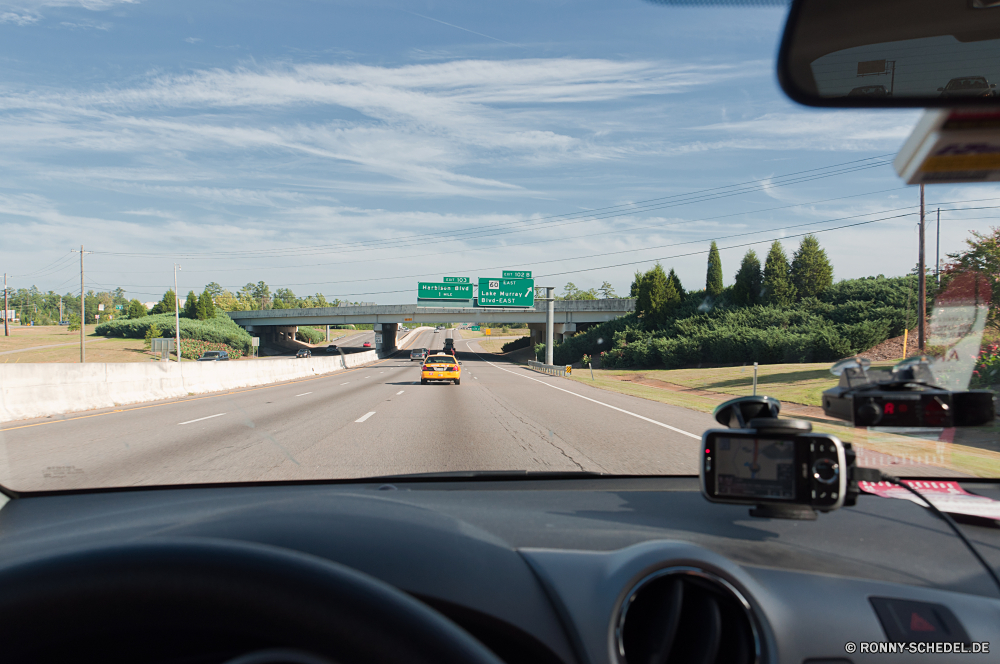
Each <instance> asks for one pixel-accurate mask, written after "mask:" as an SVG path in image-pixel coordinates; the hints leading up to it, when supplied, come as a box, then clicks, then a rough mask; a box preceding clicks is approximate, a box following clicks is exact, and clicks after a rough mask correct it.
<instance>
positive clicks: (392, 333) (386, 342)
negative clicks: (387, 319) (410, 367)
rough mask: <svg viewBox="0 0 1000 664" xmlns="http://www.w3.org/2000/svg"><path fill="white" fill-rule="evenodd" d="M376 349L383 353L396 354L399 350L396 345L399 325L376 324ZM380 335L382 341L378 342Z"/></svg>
mask: <svg viewBox="0 0 1000 664" xmlns="http://www.w3.org/2000/svg"><path fill="white" fill-rule="evenodd" d="M373 327H374V329H375V339H376V341H375V349H376V350H379V351H381V352H383V353H395V352H396V351H397V350H398V347H397V345H396V334H397V333H398V332H399V323H375V325H374V326H373ZM379 335H381V337H382V341H381V342H380V341H378V338H379Z"/></svg>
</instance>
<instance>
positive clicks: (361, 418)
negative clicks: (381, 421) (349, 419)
mask: <svg viewBox="0 0 1000 664" xmlns="http://www.w3.org/2000/svg"><path fill="white" fill-rule="evenodd" d="M374 414H375V411H374V410H373V411H372V412H370V413H365V414H364V415H362V416H361V417H359V418H358V419H356V420H354V421H355V422H364V421H365V420H367V419H368V418H369V417H371V416H372V415H374Z"/></svg>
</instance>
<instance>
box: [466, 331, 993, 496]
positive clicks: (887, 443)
mask: <svg viewBox="0 0 1000 664" xmlns="http://www.w3.org/2000/svg"><path fill="white" fill-rule="evenodd" d="M480 343H482V342H480ZM881 364H889V365H891V364H892V363H891V362H888V363H881ZM782 367H783V368H784V371H781V369H780V368H782ZM817 367H823V371H825V372H826V375H827V376H829V377H830V379H832V380H828V379H826V378H823V379H822V380H824V381H826V382H827V385H826V386H827V387H830V386H832V385H835V384H836V378H834V377H833V375H832V374H830V373H829V365H827V364H822V365H803V364H786V365H768V367H766V368H768V369H770V371H769V372H768V376H769V378H770V381H769V383H768V386H769V387H768V389H766V390H763V391H762V390H758V393H766V394H768V395H770V396H773V397H775V398H777V399H779V400H781V401H786V400H787V401H789V402H791V401H793V400H792V399H788V398H787V397H785V396H783V395H785V394H797V395H801V394H808V393H809V391H812V390H815V389H819V390H820V391H822V389H825V387H823V388H818V387H817V386H815V385H809V384H808V383H810V382H811V381H819V380H821V378H820V377H819V376H818V375H816V374H817V373H818V372H819V369H818V368H817ZM764 368H765V367H759V370H758V371H759V373H758V385H760V384H761V383H762V381H760V375H761V373H762V372H760V369H764ZM694 372H702V373H703V374H708V376H706V378H705V380H704V382H701V381H698V380H696V378H695V373H694ZM727 372H729V374H731V373H733V372H735V373H736V374H737V375H740V367H730V368H726V369H680V370H675V371H643V372H641V373H642V374H643V375H644V376H645V377H646V378H654V379H656V380H663V381H665V382H670V383H674V384H676V385H684V384H685V383H686V385H685V386H690V387H692V388H695V389H700V390H708V391H712V392H717V393H718V396H708V395H701V394H692V393H688V392H683V391H680V392H675V391H672V390H667V389H664V388H660V387H652V386H649V385H642V384H641V383H634V382H627V381H622V380H619V379H618V378H616V376H634V375H636V374H637V372H635V371H620V370H604V369H595V370H594V379H593V380H591V378H590V370H589V369H587V368H583V369H574V370H573V375H572V376H570V377H569V379H570V380H573V381H576V382H578V383H582V384H585V385H590V386H592V387H597V388H600V389H604V390H609V391H612V392H618V393H620V394H628V395H630V396H635V397H640V398H642V399H649V400H650V401H658V402H660V403H665V404H669V405H671V406H680V407H682V408H689V409H691V410H697V411H700V412H703V413H711V412H712V411H713V410H715V407H716V406H718V405H719V404H720V403H722V402H723V401H726V400H728V399H731V398H733V397H734V396H745V395H748V394H750V393H751V392H752V386H751V387H749V388H747V389H744V387H743V385H742V384H741V382H742V381H741V380H740V379H736V378H734V377H733V376H732V375H727ZM749 372H750V380H751V381H752V378H753V367H752V366H751V367H750V368H749ZM678 373H683V374H686V375H682V376H681V377H680V378H677V377H676V374H678ZM664 374H668V375H670V374H673V376H670V378H665V377H663V375H664ZM782 377H784V378H783V379H782ZM742 380H745V379H742ZM681 381H684V382H683V383H682V382H681ZM715 383H723V385H715V389H712V386H713V385H714V384H715ZM802 383H807V384H806V385H805V386H803V385H802ZM722 388H726V389H728V390H729V391H728V392H724V391H723V390H722ZM800 398H801V397H800ZM797 403H802V402H801V401H799V402H797ZM808 405H816V406H818V405H819V402H818V400H817V401H816V402H815V403H813V404H808ZM796 417H798V415H796ZM803 419H810V420H811V421H812V425H813V431H815V432H817V433H827V434H831V435H834V436H837V437H838V438H840V439H841V440H843V441H844V442H846V443H851V444H853V445H854V446H855V447H857V448H860V449H865V450H869V451H872V452H878V453H880V454H887V455H891V456H894V457H899V458H901V459H905V460H907V461H911V462H913V463H914V464H921V465H925V466H937V467H939V468H944V469H948V470H953V471H958V472H961V473H966V474H968V475H973V476H977V477H1000V452H994V451H992V450H985V449H981V448H978V447H970V446H967V445H961V444H958V443H940V442H937V441H933V440H926V439H923V438H917V437H915V436H906V435H901V434H893V433H886V432H882V431H871V430H868V429H861V428H855V427H852V426H851V425H849V424H848V423H846V422H844V423H842V424H841V423H839V422H835V421H817V420H815V419H812V418H809V417H804V418H803ZM692 433H699V432H692ZM894 472H896V473H897V474H900V475H904V476H905V475H906V474H907V473H906V471H905V467H903V468H900V469H898V470H896V471H894Z"/></svg>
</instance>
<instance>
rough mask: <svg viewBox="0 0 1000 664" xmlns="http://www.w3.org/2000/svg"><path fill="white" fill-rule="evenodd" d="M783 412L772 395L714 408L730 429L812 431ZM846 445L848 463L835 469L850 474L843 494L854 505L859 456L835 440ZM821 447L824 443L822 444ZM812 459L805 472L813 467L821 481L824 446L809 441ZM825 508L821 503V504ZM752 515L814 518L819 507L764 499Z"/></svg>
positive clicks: (786, 435)
mask: <svg viewBox="0 0 1000 664" xmlns="http://www.w3.org/2000/svg"><path fill="white" fill-rule="evenodd" d="M780 413H781V402H780V401H778V400H777V399H775V398H774V397H769V396H762V395H761V396H750V397H738V398H736V399H730V400H729V401H726V402H725V403H722V404H720V405H719V406H718V407H717V408H716V409H715V411H714V413H713V415H714V416H715V420H716V421H717V422H718V423H719V424H721V425H723V426H725V427H728V428H730V429H739V430H741V431H742V432H744V433H750V434H753V435H755V436H757V435H759V436H761V437H762V438H765V437H766V438H783V439H795V438H796V437H798V436H802V435H804V434H810V433H812V424H811V423H810V422H807V421H805V420H797V419H782V418H779V417H778V415H779V414H780ZM836 442H837V443H838V444H840V445H842V446H843V450H844V461H845V464H844V465H845V467H844V468H843V469H840V468H836V469H834V470H835V472H844V473H845V476H846V478H847V482H846V489H845V491H844V496H843V505H844V506H852V505H854V504H855V503H856V502H857V497H858V493H859V489H858V482H857V478H855V474H856V472H855V471H856V469H857V467H856V459H857V455H856V454H855V452H854V450H853V448H852V447H851V444H850V443H842V442H841V441H839V440H837V441H836ZM820 447H822V446H821V445H820ZM809 452H810V454H811V457H815V459H812V458H811V459H810V463H808V464H807V465H806V467H805V468H803V473H805V472H806V471H807V469H812V470H813V475H814V477H815V478H816V480H817V481H818V482H820V483H822V482H823V480H822V478H820V477H819V474H820V471H818V470H817V464H821V463H822V459H821V457H822V456H823V452H822V450H820V451H818V452H817V451H815V449H813V446H812V445H810V450H809ZM820 509H822V507H821V508H820ZM824 511H825V510H824ZM750 516H753V517H757V518H765V519H796V520H807V521H812V520H815V519H816V517H817V514H816V510H815V509H814V508H813V506H811V505H808V504H802V503H799V502H796V503H787V504H783V503H773V502H768V503H761V504H758V505H755V506H754V507H752V508H750Z"/></svg>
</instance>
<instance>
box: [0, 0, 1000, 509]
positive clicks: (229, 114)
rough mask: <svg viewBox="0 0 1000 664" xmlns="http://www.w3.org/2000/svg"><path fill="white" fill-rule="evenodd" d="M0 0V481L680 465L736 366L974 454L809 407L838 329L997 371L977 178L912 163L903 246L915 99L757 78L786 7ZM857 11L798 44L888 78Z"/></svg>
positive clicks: (860, 346)
mask: <svg viewBox="0 0 1000 664" xmlns="http://www.w3.org/2000/svg"><path fill="white" fill-rule="evenodd" d="M0 1H2V0H0ZM3 5H4V6H3V8H0V54H2V56H3V62H4V67H3V68H2V69H0V123H2V130H0V160H2V162H3V165H4V169H3V170H4V178H3V181H2V184H0V225H2V228H0V237H2V238H3V240H2V242H0V257H2V259H3V271H4V272H5V275H4V284H5V291H4V293H5V296H4V306H3V308H2V310H3V311H4V312H5V315H4V333H3V336H2V337H0V390H2V392H0V394H2V400H0V485H2V486H4V487H6V488H8V489H13V490H15V491H58V490H69V489H78V488H99V487H126V486H141V485H176V484H200V483H225V482H265V481H290V480H340V479H356V478H366V477H386V476H394V475H413V474H432V473H470V472H482V473H491V472H510V471H517V472H524V471H527V472H539V473H549V472H554V473H581V472H589V473H603V474H608V475H695V474H697V468H698V465H697V464H698V451H699V446H700V440H701V435H702V433H703V432H704V431H705V430H706V429H709V428H717V427H718V426H719V424H718V422H716V421H715V419H714V418H713V416H712V411H713V410H714V409H715V408H716V407H717V406H718V405H719V404H721V403H722V402H724V401H726V400H728V399H731V398H733V397H736V396H745V395H752V394H767V395H770V396H773V397H775V398H777V399H779V400H780V401H781V402H782V410H781V416H782V417H789V418H797V419H803V420H806V421H808V422H809V423H811V425H812V427H813V430H814V431H816V432H819V433H829V434H833V435H836V436H839V437H840V438H841V439H843V440H844V441H847V442H851V443H852V444H853V445H854V446H855V448H856V449H857V450H858V454H859V460H860V462H861V463H862V464H863V465H869V466H876V467H881V468H887V469H891V472H892V473H893V474H896V475H903V476H908V477H968V476H980V477H1000V443H998V436H997V430H996V428H995V427H994V426H993V425H990V426H980V427H967V428H954V427H929V426H927V427H919V428H913V427H910V428H898V427H897V428H890V427H884V426H882V427H880V426H878V425H873V426H870V427H854V426H852V425H851V423H850V422H846V421H844V420H843V419H838V418H837V417H833V416H831V415H830V414H829V413H827V412H826V411H825V410H824V405H823V396H822V395H823V392H824V391H825V390H829V389H831V388H834V387H836V386H837V385H838V381H839V380H840V378H839V377H838V376H837V375H834V374H832V373H831V372H830V367H831V366H832V365H833V364H834V363H836V362H838V361H841V360H844V359H845V358H853V357H862V358H866V359H867V360H870V363H871V367H873V368H874V369H876V370H882V371H884V372H886V375H889V373H890V372H891V369H892V367H893V366H894V365H896V364H897V363H899V362H900V361H902V360H904V359H906V358H909V357H912V356H919V355H921V354H923V355H926V356H927V358H929V359H928V360H927V363H928V365H929V366H930V367H931V369H930V370H931V371H932V372H933V375H934V376H935V380H938V381H940V382H941V383H942V385H946V386H947V387H948V389H954V390H965V389H968V388H970V387H971V388H975V389H986V390H993V389H995V388H996V386H997V385H1000V323H998V320H1000V319H998V316H997V307H996V306H995V305H996V303H997V298H998V297H1000V291H997V292H996V293H994V290H995V288H994V287H995V286H996V280H997V276H998V274H1000V251H998V249H997V247H998V246H1000V231H998V230H997V229H996V228H994V226H997V225H998V224H997V221H996V219H997V218H1000V215H998V211H1000V196H998V195H997V193H996V187H995V186H993V185H991V184H988V183H987V184H982V185H961V186H957V185H956V186H952V185H945V184H941V185H934V186H928V187H927V188H926V192H925V205H924V220H925V227H924V231H925V232H924V257H923V265H924V268H923V270H922V272H921V269H920V268H919V267H918V261H919V260H920V251H919V245H918V243H919V237H920V236H919V235H918V231H917V227H918V224H919V221H920V219H921V207H920V200H921V199H920V195H919V192H918V189H917V188H916V187H908V186H906V185H905V184H904V183H903V182H902V181H901V180H900V179H899V177H898V176H897V175H896V173H895V172H894V170H893V168H892V165H891V162H892V159H893V158H894V156H895V154H896V153H897V151H898V150H899V149H900V146H901V145H902V144H903V142H904V141H905V140H906V138H907V137H908V136H909V134H910V132H911V130H912V129H913V127H914V126H915V124H916V123H917V121H918V118H919V111H909V110H904V111H880V112H867V111H842V110H815V109H807V108H803V107H799V106H796V105H794V104H793V103H791V102H790V101H788V100H787V99H786V98H785V97H784V96H783V95H782V93H781V92H780V90H779V88H778V86H777V83H776V80H775V73H774V72H775V62H774V61H775V53H776V48H777V44H778V40H779V38H780V33H781V29H782V26H783V24H784V20H785V17H786V13H787V8H786V7H782V6H758V7H734V6H681V5H680V4H677V5H674V4H670V3H654V2H644V1H641V0H625V1H623V2H615V3H607V2H596V1H589V0H588V1H584V2H577V3H573V4H572V5H571V6H570V5H566V4H565V3H560V2H540V3H539V2H530V3H529V2H521V1H519V0H512V1H511V2H503V3H467V2H451V1H446V2H434V3H431V2H416V3H414V2H405V3H403V2H391V1H390V2H387V3H378V4H371V3H354V2H339V1H335V2H326V3H313V2H295V1H293V2H287V3H256V2H250V3H232V2H220V3H196V2H187V1H181V2H172V3H163V2H153V1H151V2H141V3H140V2H118V1H116V0H107V1H102V2H89V3H73V2H63V1H56V0H52V1H51V2H50V1H48V0H39V1H37V2H31V3H20V4H19V3H11V2H3ZM925 41H926V42H927V43H926V44H925V43H924V42H923V41H919V40H918V41H917V42H914V43H913V44H912V45H911V46H912V48H913V49H917V50H919V49H921V48H926V49H930V50H929V51H927V54H925V55H927V57H928V58H931V57H932V56H933V53H935V52H937V51H934V49H938V50H940V49H941V48H943V47H942V46H941V44H939V43H938V42H935V41H934V40H929V41H928V40H925ZM949 43H950V42H949ZM870 50H871V49H869V51H870ZM869 51H864V52H861V51H858V52H857V53H855V52H854V51H851V52H850V53H847V52H845V53H840V54H835V55H836V58H833V57H832V56H831V58H829V59H828V61H823V62H821V63H819V64H821V65H823V66H825V67H827V69H828V70H829V72H831V73H830V78H829V80H830V81H832V82H831V83H830V85H834V87H836V88H837V90H839V91H840V92H839V93H838V94H848V93H849V94H852V95H861V96H879V95H896V94H900V90H903V88H905V87H906V86H907V85H909V83H907V80H909V79H907V78H906V77H907V75H908V74H906V72H904V71H903V67H902V65H901V66H900V71H899V74H898V76H897V75H896V70H895V61H892V60H885V59H884V58H885V56H884V55H878V54H877V53H874V51H872V52H869ZM852 53H853V54H854V55H856V56H858V57H853V56H852ZM859 54H860V55H859ZM917 55H919V53H914V57H916V56H917ZM861 56H864V57H861ZM852 57H853V59H852ZM859 58H860V60H859ZM921 61H922V60H921ZM824 63H825V64H824ZM817 66H819V65H817ZM991 66H992V65H991ZM824 71H826V70H824ZM941 71H944V70H941ZM939 73H940V72H939ZM979 73H981V74H983V75H984V76H985V78H983V77H982V76H964V77H961V78H956V77H960V76H963V75H964V74H979ZM925 74H926V75H924V74H922V76H924V78H926V77H927V76H931V74H930V73H926V72H925ZM894 76H895V78H894ZM934 76H935V77H936V78H934V80H933V81H931V80H930V79H929V78H928V79H927V81H924V79H923V78H921V79H920V80H921V81H923V82H924V83H926V84H927V85H932V86H933V89H934V90H938V89H939V88H940V89H941V90H947V91H953V90H961V89H971V88H976V89H982V88H984V87H989V86H990V85H991V84H990V83H989V82H988V81H992V80H994V79H995V77H994V76H993V75H992V74H991V73H990V71H987V70H985V69H984V70H983V71H980V72H977V71H976V70H975V69H974V68H971V71H970V68H966V69H965V70H964V71H962V70H958V71H944V73H943V75H937V74H934ZM824 80H825V79H824ZM924 83H921V85H923V84H924ZM903 92H905V90H903ZM934 94H938V93H937V92H935V93H934ZM990 94H992V93H990ZM968 274H973V275H974V276H973V277H971V278H972V279H973V281H974V283H975V285H974V286H967V284H966V282H964V281H962V280H963V279H965V278H966V277H964V276H963V275H968ZM921 277H923V278H924V279H923V283H924V290H925V291H926V306H925V309H926V318H923V320H924V322H925V324H922V323H921V320H922V316H921V311H920V302H921V301H922V300H921V295H920V289H921V283H922V280H921ZM963 284H966V285H963ZM949 289H951V290H949ZM947 293H951V295H947ZM970 293H972V295H969V294H970ZM550 312H551V313H550ZM420 349H429V350H430V352H431V354H432V355H431V357H430V358H428V359H427V360H426V361H424V362H421V361H418V360H420V357H417V356H421V355H423V354H424V353H422V352H421V351H420ZM445 349H447V352H448V353H449V354H448V355H443V354H441V353H443V352H444V351H445ZM452 352H454V353H455V355H454V356H452V355H451V353H452ZM434 353H438V355H436V356H435V355H434ZM202 357H205V358H222V359H227V360H228V361H227V362H217V363H205V362H202V363H199V362H197V360H198V359H199V358H202ZM434 363H441V364H442V365H446V366H449V367H453V369H454V370H449V371H447V372H444V371H436V372H424V371H422V368H423V367H424V366H425V365H426V364H434ZM428 373H431V374H434V375H427V374H428ZM442 411H445V412H447V414H448V415H447V417H441V413H442Z"/></svg>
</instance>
